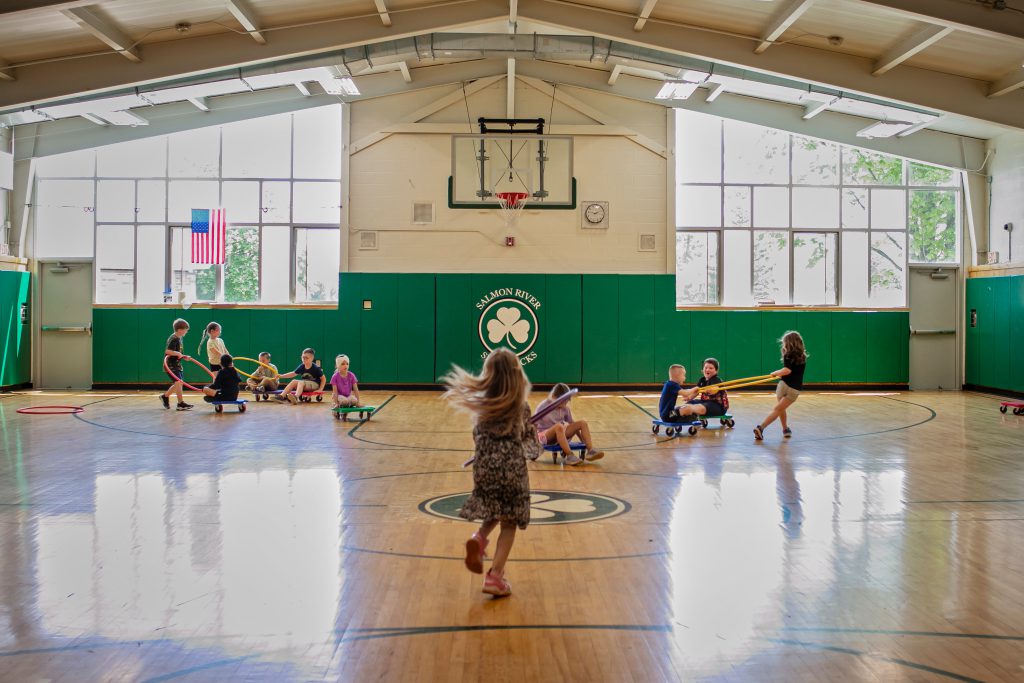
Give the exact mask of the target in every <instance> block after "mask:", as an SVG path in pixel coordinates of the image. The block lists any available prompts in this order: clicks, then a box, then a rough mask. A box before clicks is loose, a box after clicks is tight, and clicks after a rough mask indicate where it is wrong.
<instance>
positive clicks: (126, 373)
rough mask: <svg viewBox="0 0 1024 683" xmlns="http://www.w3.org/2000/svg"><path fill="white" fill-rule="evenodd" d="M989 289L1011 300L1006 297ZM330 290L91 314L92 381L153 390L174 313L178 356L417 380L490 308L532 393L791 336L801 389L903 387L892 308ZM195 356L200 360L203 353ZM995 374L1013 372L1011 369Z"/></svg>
mask: <svg viewBox="0 0 1024 683" xmlns="http://www.w3.org/2000/svg"><path fill="white" fill-rule="evenodd" d="M969 285H970V283H969ZM975 289H976V287H975ZM1001 291H1003V292H1004V295H1005V296H1004V298H1007V299H1009V298H1010V296H1011V288H1010V287H1005V288H1004V289H1003V290H1001ZM339 292H340V293H339V303H338V308H337V309H336V310H324V309H311V310H301V309H287V310H279V309H263V308H259V309H255V308H254V309H241V308H238V309H215V310H211V309H194V310H190V311H183V310H181V309H146V308H110V309H105V308H98V309H96V311H95V316H94V319H95V323H94V324H95V326H96V336H95V344H94V348H93V359H94V367H95V370H94V372H95V377H96V379H95V381H96V382H97V383H135V382H160V383H162V382H165V381H166V376H165V375H164V373H163V370H162V368H161V366H160V362H161V360H162V358H161V357H162V354H163V345H164V342H165V340H166V339H167V336H168V335H169V334H170V333H171V322H172V321H173V320H174V318H175V317H178V316H181V317H184V318H185V319H186V320H188V321H189V323H190V324H191V325H192V330H191V332H190V333H189V335H188V337H186V341H185V348H186V352H187V353H190V354H194V352H195V347H196V344H198V342H199V337H200V336H201V334H202V328H203V326H205V324H206V323H207V322H208V321H209V320H211V319H216V320H217V321H218V322H220V323H221V324H222V325H223V326H224V339H225V341H226V343H227V345H228V349H229V350H230V351H231V352H232V353H233V354H235V355H245V356H253V357H255V355H256V354H257V353H259V352H260V351H269V352H270V353H271V354H273V362H274V363H275V364H276V365H277V366H278V367H279V368H280V369H281V370H282V372H286V371H290V370H291V369H292V368H294V367H295V365H296V364H297V363H298V362H299V354H300V352H301V351H302V349H303V348H304V347H306V346H312V347H314V348H315V349H316V351H317V356H318V357H319V358H321V359H323V363H324V366H325V369H327V370H328V371H332V370H333V366H334V357H335V355H337V354H339V353H345V354H347V355H349V356H350V357H351V358H352V369H353V371H354V372H355V373H356V374H357V375H358V376H359V378H360V380H361V381H363V382H372V383H384V382H386V383H401V384H430V383H434V382H435V381H436V380H437V378H438V377H440V376H441V375H443V374H444V373H445V372H447V371H448V368H449V367H450V366H451V364H452V363H455V364H458V365H460V366H462V367H466V368H471V369H474V370H478V369H479V368H480V367H481V364H482V362H483V357H484V355H485V351H486V350H485V347H484V345H483V342H482V340H481V334H484V335H485V336H486V335H488V334H489V332H490V329H491V328H488V326H487V322H488V320H489V319H490V318H495V319H496V316H497V312H498V310H500V309H503V308H516V312H515V313H510V312H509V311H506V312H505V313H503V314H502V315H504V316H505V319H507V320H513V318H514V321H515V322H518V321H520V320H527V322H528V323H529V326H530V331H531V334H534V333H535V335H536V336H535V337H533V336H531V337H529V342H523V343H521V342H519V341H518V340H517V338H516V337H515V336H514V335H513V334H512V329H513V328H512V327H509V326H505V324H504V323H502V325H498V324H497V323H495V325H494V326H493V327H494V329H495V330H500V331H502V332H507V335H506V336H505V337H504V338H503V339H504V341H501V342H498V343H499V344H505V343H506V342H507V343H508V345H513V346H515V345H521V346H522V347H525V345H526V344H527V343H532V344H533V346H532V347H531V348H530V350H529V352H528V353H526V354H524V356H523V358H524V361H525V362H524V367H525V369H526V372H527V374H528V375H529V377H530V379H531V381H533V382H535V383H553V382H568V383H570V384H578V383H581V382H582V383H587V384H597V383H611V384H615V383H651V382H661V381H663V380H664V379H665V378H666V371H667V368H668V366H669V365H670V364H671V363H682V364H684V365H686V367H687V374H688V377H689V379H690V381H695V380H696V379H697V378H698V377H699V376H700V372H701V364H702V362H703V360H704V358H706V357H709V356H713V357H715V358H717V359H718V360H719V361H720V362H721V364H722V372H721V375H722V377H723V378H726V379H728V378H737V377H749V376H751V375H761V374H765V373H767V372H771V371H772V370H775V369H777V368H778V367H780V365H781V362H780V360H779V343H778V339H779V337H780V336H782V334H783V333H784V332H786V331H787V330H790V329H796V330H799V331H800V332H801V333H802V334H803V336H804V339H805V341H806V342H807V349H808V352H809V353H810V355H811V360H810V362H809V363H808V369H807V381H808V382H814V383H823V384H827V383H880V384H906V383H907V379H908V377H907V367H908V359H907V353H908V322H909V320H908V318H909V314H908V313H907V312H905V311H882V312H853V311H824V310H815V311H775V310H767V311H730V310H718V309H710V310H687V311H677V310H676V309H675V278H674V276H672V275H614V274H611V275H564V274H552V275H539V274H494V273H489V274H436V275H435V274H432V273H417V274H397V273H343V274H341V276H340V278H339ZM1012 296H1013V297H1014V300H1015V301H1017V300H1024V287H1017V286H1016V285H1015V286H1014V288H1012ZM974 298H976V299H982V298H984V296H982V295H981V294H977V293H976V294H975V295H974ZM991 298H992V296H989V299H991ZM364 302H366V306H365V307H364ZM517 306H519V307H518V308H517ZM526 307H529V308H528V309H527V308H526ZM990 308H991V306H990ZM986 310H988V309H986ZM485 312H487V315H488V316H489V317H488V318H484V320H483V321H481V318H482V317H483V315H484V313H485ZM509 315H512V318H509V317H508V316H509ZM986 315H991V312H989V313H986ZM534 317H535V318H536V321H537V327H536V328H534V327H533V319H534ZM513 324H514V323H513ZM1001 324H1002V327H1000V328H998V329H999V330H1003V332H1001V333H1003V334H1006V335H1007V336H1010V334H1011V332H1010V330H1011V327H1012V331H1013V334H1016V335H1019V334H1021V333H1024V329H1021V328H1022V327H1024V325H1021V323H1019V322H1018V321H1017V320H1014V319H1013V318H1012V317H1010V316H1004V319H1003V321H1002V323H1001ZM520 331H521V328H520ZM971 334H974V335H975V336H977V331H974V332H969V339H970V338H971V337H970V335H971ZM992 334H995V333H992ZM1022 341H1024V340H1022ZM124 346H127V347H128V349H125V348H123V347H124ZM199 357H200V358H201V359H202V360H203V361H204V362H205V360H206V359H205V354H200V355H199ZM186 367H188V366H186ZM1007 367H1008V368H1010V369H1008V370H1007V371H1006V372H1009V373H1011V374H1012V373H1018V374H1021V373H1024V364H1021V363H1017V362H1016V361H1014V364H1013V365H1012V367H1011V366H1009V365H1007ZM187 372H188V374H187V375H186V379H189V380H190V381H191V380H195V381H203V380H204V377H203V375H202V372H201V371H200V370H199V369H197V368H194V367H192V368H189V369H188V371H187Z"/></svg>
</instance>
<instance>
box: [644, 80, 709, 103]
mask: <svg viewBox="0 0 1024 683" xmlns="http://www.w3.org/2000/svg"><path fill="white" fill-rule="evenodd" d="M698 85H699V84H698V83H680V82H679V81H669V82H668V83H665V85H663V86H661V90H659V91H658V94H657V95H655V96H654V98H655V99H658V100H685V99H687V98H688V97H689V96H690V95H692V94H693V93H694V92H696V91H697V87H698Z"/></svg>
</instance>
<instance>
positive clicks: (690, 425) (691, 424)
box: [651, 420, 703, 437]
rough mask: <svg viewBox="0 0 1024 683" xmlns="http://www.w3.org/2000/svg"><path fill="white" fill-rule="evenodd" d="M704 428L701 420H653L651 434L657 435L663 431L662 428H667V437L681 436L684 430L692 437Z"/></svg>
mask: <svg viewBox="0 0 1024 683" xmlns="http://www.w3.org/2000/svg"><path fill="white" fill-rule="evenodd" d="M702 426H703V424H702V423H701V421H700V420H692V421H686V422H666V421H665V420H651V432H652V433H653V434H657V433H658V432H660V431H661V428H662V427H664V428H665V436H667V437H673V436H676V435H677V434H679V435H681V434H682V433H683V430H684V429H686V430H687V431H689V433H690V436H693V435H694V434H696V433H697V430H698V429H700V428H701V427H702Z"/></svg>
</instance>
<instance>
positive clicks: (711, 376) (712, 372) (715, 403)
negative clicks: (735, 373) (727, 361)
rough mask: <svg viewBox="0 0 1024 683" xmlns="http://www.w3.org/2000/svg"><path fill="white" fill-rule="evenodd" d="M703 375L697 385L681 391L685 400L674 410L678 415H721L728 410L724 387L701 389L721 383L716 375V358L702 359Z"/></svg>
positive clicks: (727, 398)
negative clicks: (708, 390) (708, 389)
mask: <svg viewBox="0 0 1024 683" xmlns="http://www.w3.org/2000/svg"><path fill="white" fill-rule="evenodd" d="M703 375H704V376H703V377H701V378H700V379H699V380H698V381H697V386H695V387H694V388H692V389H687V390H684V391H683V392H681V393H682V394H683V395H684V396H685V397H686V399H687V401H686V403H685V404H684V405H681V406H679V410H677V411H676V412H677V413H678V414H679V415H680V417H685V416H687V415H699V416H705V417H721V416H723V415H725V414H726V413H728V412H729V396H728V394H726V392H725V390H724V389H721V390H719V391H712V392H705V391H701V389H703V388H704V387H709V386H712V385H715V384H721V383H722V379H721V378H720V377H719V376H718V360H717V359H715V358H708V359H707V360H705V361H704V367H703ZM698 396H699V397H700V398H698Z"/></svg>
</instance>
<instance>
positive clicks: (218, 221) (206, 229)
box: [192, 209, 227, 263]
mask: <svg viewBox="0 0 1024 683" xmlns="http://www.w3.org/2000/svg"><path fill="white" fill-rule="evenodd" d="M226 227H227V219H226V216H225V211H224V209H192V263H224V260H225V259H224V255H225V246H224V241H225V238H226V235H225V231H226Z"/></svg>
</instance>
